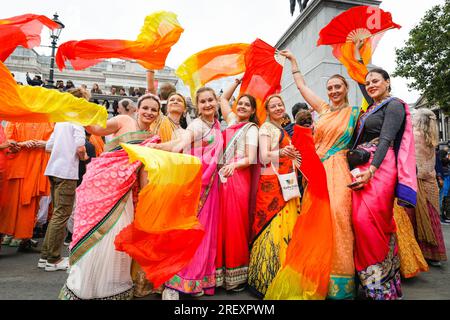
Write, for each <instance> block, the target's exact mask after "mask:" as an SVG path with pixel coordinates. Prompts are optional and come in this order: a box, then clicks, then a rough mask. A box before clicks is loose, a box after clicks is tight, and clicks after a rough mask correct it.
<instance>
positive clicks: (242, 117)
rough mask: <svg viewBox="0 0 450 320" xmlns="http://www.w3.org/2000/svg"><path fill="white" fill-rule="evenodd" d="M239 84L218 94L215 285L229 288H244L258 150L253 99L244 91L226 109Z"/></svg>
mask: <svg viewBox="0 0 450 320" xmlns="http://www.w3.org/2000/svg"><path fill="white" fill-rule="evenodd" d="M239 83H240V80H238V79H236V80H235V83H234V84H233V85H232V86H231V87H230V88H229V89H228V90H227V91H225V92H224V93H223V95H222V96H221V97H220V109H221V111H222V115H223V117H224V119H225V120H226V121H227V124H228V128H227V129H226V130H225V131H224V132H223V136H224V142H225V143H224V150H225V151H224V155H223V157H222V161H221V165H223V167H222V168H221V169H220V171H219V176H220V177H221V183H220V185H219V194H220V217H219V229H218V235H217V239H218V242H217V257H216V286H218V287H219V286H223V287H224V288H225V289H226V290H233V291H241V290H243V289H245V285H246V283H247V277H248V276H247V274H248V263H249V255H250V252H249V248H248V245H249V242H250V224H249V217H250V214H249V209H250V207H249V205H250V200H251V199H252V196H251V195H252V194H253V192H252V181H253V179H252V177H253V176H254V175H253V174H252V173H256V171H253V170H252V169H253V167H254V166H253V165H254V164H256V162H257V152H258V127H257V123H258V122H257V119H256V114H255V113H256V100H255V98H254V97H253V96H251V95H248V94H244V95H242V96H240V97H239V98H238V100H237V107H236V113H234V112H233V111H232V110H231V108H230V103H229V99H230V98H231V96H232V95H233V92H234V91H235V90H236V88H237V86H238V85H239ZM254 187H256V184H255V186H254ZM255 189H256V188H253V190H254V191H256V190H255ZM255 195H256V193H255ZM253 200H255V199H254V197H253Z"/></svg>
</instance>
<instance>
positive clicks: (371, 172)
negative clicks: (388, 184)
mask: <svg viewBox="0 0 450 320" xmlns="http://www.w3.org/2000/svg"><path fill="white" fill-rule="evenodd" d="M369 172H370V179H372V178H373V176H374V175H375V171H373V170H372V168H371V167H369Z"/></svg>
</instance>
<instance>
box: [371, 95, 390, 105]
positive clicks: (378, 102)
mask: <svg viewBox="0 0 450 320" xmlns="http://www.w3.org/2000/svg"><path fill="white" fill-rule="evenodd" d="M390 97H391V95H390V94H388V95H387V96H386V97H384V98H383V99H380V101H375V100H374V101H373V104H374V105H379V104H380V103H382V102H383V101H385V100H386V99H389V98H390Z"/></svg>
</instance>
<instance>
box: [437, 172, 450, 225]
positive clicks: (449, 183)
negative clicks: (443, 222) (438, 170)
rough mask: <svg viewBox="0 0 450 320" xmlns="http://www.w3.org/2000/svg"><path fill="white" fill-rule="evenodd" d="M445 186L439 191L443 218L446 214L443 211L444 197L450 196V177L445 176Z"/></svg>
mask: <svg viewBox="0 0 450 320" xmlns="http://www.w3.org/2000/svg"><path fill="white" fill-rule="evenodd" d="M443 180H444V186H443V187H442V188H441V189H440V190H439V207H440V209H441V216H442V217H443V218H445V212H444V211H443V203H442V201H443V200H444V197H446V196H448V195H449V194H448V193H449V190H450V176H444V179H443Z"/></svg>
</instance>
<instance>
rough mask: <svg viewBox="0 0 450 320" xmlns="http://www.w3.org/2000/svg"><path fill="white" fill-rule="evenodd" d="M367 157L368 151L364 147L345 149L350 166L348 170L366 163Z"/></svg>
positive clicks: (368, 155)
mask: <svg viewBox="0 0 450 320" xmlns="http://www.w3.org/2000/svg"><path fill="white" fill-rule="evenodd" d="M369 159H370V152H369V151H367V150H365V149H353V150H349V151H347V161H348V165H349V166H350V170H353V169H355V168H356V167H357V166H360V165H363V164H365V163H367V162H368V161H369Z"/></svg>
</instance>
